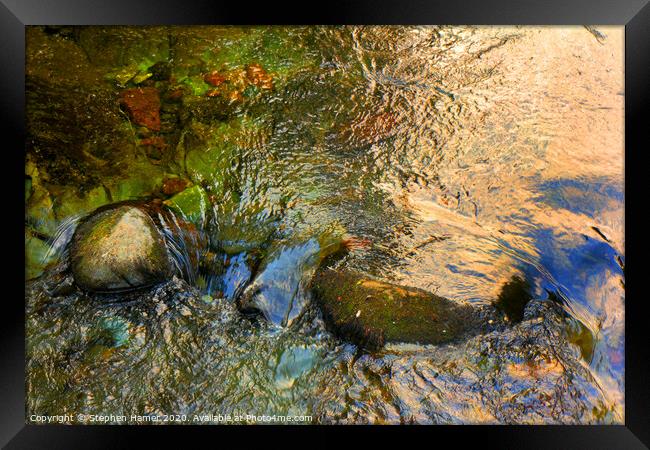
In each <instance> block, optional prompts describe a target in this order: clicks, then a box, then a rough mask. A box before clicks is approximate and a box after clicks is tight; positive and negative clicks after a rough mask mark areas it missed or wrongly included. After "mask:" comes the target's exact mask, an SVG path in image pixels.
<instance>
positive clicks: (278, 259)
mask: <svg viewBox="0 0 650 450" xmlns="http://www.w3.org/2000/svg"><path fill="white" fill-rule="evenodd" d="M319 251H320V247H319V243H318V241H317V240H316V239H311V240H309V241H307V242H306V243H304V244H302V245H298V246H295V247H288V248H281V249H280V250H279V251H277V252H275V253H274V254H272V255H270V256H269V258H268V263H266V264H265V265H264V266H263V267H262V268H261V270H260V273H259V274H258V275H257V276H256V277H255V280H254V281H253V283H252V284H251V285H249V286H248V287H247V288H246V290H245V291H244V292H243V294H242V296H241V297H240V298H239V299H238V306H239V308H240V309H242V310H243V311H252V310H257V311H260V312H261V313H262V314H264V317H265V318H266V319H267V320H268V321H269V322H271V323H273V324H274V325H277V326H281V327H287V326H290V325H291V324H292V323H293V322H294V321H295V319H296V318H298V317H299V316H300V315H301V314H302V312H303V310H304V308H305V306H306V305H307V302H308V297H307V296H306V295H305V293H306V289H305V287H306V285H307V284H308V283H309V277H310V276H311V274H312V273H313V270H314V269H315V267H316V266H317V265H318V263H319Z"/></svg>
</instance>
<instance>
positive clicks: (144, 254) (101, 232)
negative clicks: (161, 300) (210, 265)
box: [70, 205, 172, 292]
mask: <svg viewBox="0 0 650 450" xmlns="http://www.w3.org/2000/svg"><path fill="white" fill-rule="evenodd" d="M70 261H71V268H72V273H73V275H74V279H75V282H76V283H77V284H78V285H79V286H80V287H81V288H83V289H86V290H89V291H95V292H112V291H123V290H130V289H137V288H141V287H146V286H150V285H153V284H156V283H159V282H162V281H164V280H166V279H168V278H169V277H170V276H171V275H172V265H171V260H170V258H169V255H168V253H167V249H166V247H165V242H164V240H163V237H162V235H161V234H160V232H159V231H158V229H157V228H156V225H155V224H154V222H153V220H152V219H151V218H150V217H149V216H148V215H147V214H146V213H145V212H144V211H142V210H141V209H139V208H137V207H135V206H131V205H120V206H117V207H113V208H109V209H100V210H98V211H97V212H95V213H94V214H93V215H91V216H89V217H88V218H87V219H85V220H84V221H83V222H82V223H81V224H80V225H79V226H78V228H77V230H76V231H75V234H74V236H73V238H72V243H71V247H70Z"/></svg>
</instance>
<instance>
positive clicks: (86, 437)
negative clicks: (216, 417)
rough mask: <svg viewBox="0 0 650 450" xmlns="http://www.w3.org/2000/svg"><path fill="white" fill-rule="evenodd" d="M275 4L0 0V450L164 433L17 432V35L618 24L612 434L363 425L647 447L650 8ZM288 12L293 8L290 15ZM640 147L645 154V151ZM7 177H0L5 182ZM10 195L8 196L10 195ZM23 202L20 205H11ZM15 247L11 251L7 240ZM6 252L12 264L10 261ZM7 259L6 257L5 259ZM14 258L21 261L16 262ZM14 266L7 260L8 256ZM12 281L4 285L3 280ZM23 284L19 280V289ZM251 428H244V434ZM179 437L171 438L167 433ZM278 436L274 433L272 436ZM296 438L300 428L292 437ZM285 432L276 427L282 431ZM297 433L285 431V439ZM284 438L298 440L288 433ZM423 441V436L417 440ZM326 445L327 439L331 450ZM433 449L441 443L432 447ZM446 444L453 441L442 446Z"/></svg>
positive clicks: (526, 442) (565, 0)
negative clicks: (50, 30) (618, 344)
mask: <svg viewBox="0 0 650 450" xmlns="http://www.w3.org/2000/svg"><path fill="white" fill-rule="evenodd" d="M304 6H305V5H301V6H297V5H296V6H293V7H289V6H282V5H278V4H277V3H270V2H269V3H266V4H264V5H259V6H258V5H256V6H254V7H253V6H252V5H251V4H249V3H248V2H230V3H221V2H214V1H212V2H210V1H201V0H183V1H157V2H146V1H145V0H112V1H111V2H102V1H101V0H57V1H40V2H39V1H36V0H0V61H1V62H2V64H1V65H0V74H1V75H0V76H1V79H0V111H1V113H0V123H1V124H3V125H4V128H5V130H6V131H5V133H4V134H3V135H2V136H3V138H2V140H0V143H1V145H2V147H3V150H4V153H3V157H4V158H6V159H5V171H4V174H5V177H3V181H4V182H5V183H3V184H4V185H5V186H4V187H5V189H4V192H5V193H4V195H3V197H4V199H5V201H4V202H2V204H3V206H4V207H5V208H6V207H7V206H8V205H9V204H11V206H13V207H15V209H16V210H18V211H17V212H13V211H12V212H7V213H6V214H5V215H4V223H5V225H8V226H9V229H8V230H7V232H6V234H5V238H6V239H5V240H6V241H9V242H5V245H4V247H5V249H7V248H8V246H7V245H6V244H7V243H15V247H13V251H15V254H13V255H12V254H11V253H9V252H6V250H5V253H4V260H5V261H4V262H5V264H4V274H5V283H4V290H3V291H4V294H5V295H4V296H3V298H2V300H0V302H2V310H3V314H2V317H3V326H0V330H1V331H0V332H1V333H2V340H1V341H0V342H1V345H2V347H3V350H2V352H0V353H1V355H2V372H1V377H2V381H1V383H0V399H2V400H1V402H0V405H2V407H1V408H0V416H1V420H0V444H2V445H3V446H6V448H21V449H22V448H66V449H68V448H77V447H88V446H91V447H93V448H123V447H129V446H130V445H128V444H129V443H130V442H133V441H132V439H133V437H134V435H135V434H143V433H144V434H146V435H147V438H149V437H153V436H152V434H153V433H154V432H155V433H156V435H157V434H158V433H159V432H161V431H162V432H163V433H164V434H165V435H169V429H170V428H171V427H167V426H161V427H118V426H114V427H110V426H62V425H27V424H26V423H25V422H26V420H25V397H24V396H25V373H24V368H25V355H24V352H25V344H24V339H25V328H24V325H25V310H24V303H22V301H21V300H20V297H19V296H20V294H19V292H17V293H16V294H15V295H13V292H14V289H15V290H16V291H20V288H19V287H16V286H20V282H19V281H18V280H20V279H21V277H23V276H24V269H23V266H24V264H22V265H21V264H20V261H22V258H24V247H23V246H22V244H21V242H20V239H18V238H16V239H14V238H13V236H14V233H15V236H20V235H21V233H22V231H21V230H20V228H24V222H22V220H23V219H22V218H21V214H20V213H19V211H20V208H24V203H21V199H20V196H19V195H18V194H17V193H16V192H15V191H17V190H19V189H20V190H22V184H23V181H22V177H23V175H22V172H21V171H23V170H24V145H25V143H24V138H25V125H24V105H25V101H24V93H25V80H24V77H25V69H24V67H25V26H27V25H46V24H47V25H71V24H74V25H91V24H92V25H114V24H124V25H150V24H180V25H191V24H334V23H343V24H481V25H490V24H494V25H497V24H498V25H503V24H531V25H568V24H571V25H580V24H594V25H625V47H626V48H625V114H626V116H625V208H626V209H625V210H626V226H625V235H626V240H627V245H626V250H625V255H626V269H625V284H626V314H625V318H626V320H625V330H626V342H625V348H626V350H625V361H626V368H625V386H626V387H625V425H621V426H470V425H467V426H450V427H388V429H387V428H385V427H370V428H371V429H372V432H373V434H374V435H375V436H378V437H379V438H382V436H383V435H384V434H385V433H386V432H387V431H388V432H393V433H394V432H395V431H397V432H399V433H400V435H404V433H414V434H422V433H426V434H427V435H428V434H430V433H435V435H436V437H435V439H436V440H438V439H439V436H441V435H447V436H445V437H446V438H447V439H451V440H453V441H455V442H459V441H465V440H467V439H472V440H476V442H477V443H478V444H479V445H481V446H483V447H485V446H486V445H487V446H489V447H495V448H572V449H575V448H589V449H600V448H602V449H613V448H626V449H632V448H647V446H649V445H650V407H649V406H648V404H649V403H650V383H648V381H650V377H649V375H650V371H649V370H648V368H649V366H650V363H649V361H650V351H649V350H648V345H647V343H648V342H649V339H648V335H647V333H646V332H645V331H646V330H645V327H644V323H645V318H646V315H645V314H644V312H646V310H645V306H644V303H646V302H647V299H646V298H645V297H644V296H642V295H641V292H640V291H641V286H640V284H641V279H640V278H641V275H640V274H641V270H642V269H641V268H640V265H641V264H642V262H641V261H642V246H641V239H640V237H639V236H640V234H641V231H637V229H639V230H640V229H641V227H642V226H643V221H642V218H641V217H637V215H639V214H643V212H642V204H641V203H640V197H641V196H642V195H643V193H642V190H641V189H640V187H637V185H636V183H639V182H640V180H641V179H642V178H641V175H640V171H641V170H642V163H640V162H641V159H640V158H641V157H642V153H644V151H645V150H646V149H647V148H648V146H647V143H646V139H645V138H646V136H647V125H646V123H647V122H646V120H645V119H646V117H647V115H646V114H644V113H645V112H647V109H648V107H647V105H648V103H649V102H650V96H649V95H648V94H649V92H648V88H649V84H650V83H649V82H650V5H648V0H619V1H615V0H614V1H606V0H599V1H589V0H572V1H569V0H547V1H543V2H542V1H538V2H533V1H516V0H508V1H503V0H502V1H496V0H490V1H478V0H474V1H462V2H461V1H457V2H450V1H445V2H442V1H438V0H435V1H428V2H425V1H410V2H404V1H392V2H391V1H385V0H381V1H367V0H366V1H355V2H343V1H330V2H327V3H325V2H324V3H321V4H319V5H317V6H319V7H318V8H316V9H313V10H311V11H310V10H309V9H308V8H305V7H304ZM289 11H292V12H291V13H289ZM644 143H645V144H646V145H643V144H644ZM9 174H11V175H13V176H15V177H16V179H14V178H13V177H8V176H7V175H9ZM12 183H15V184H13V186H17V187H14V188H12V187H10V186H11V185H12ZM21 205H22V206H21ZM14 241H15V242H14ZM10 255H11V256H10ZM14 255H15V256H14ZM21 255H22V257H21ZM12 256H13V257H16V260H15V261H18V262H13V261H14V260H13V257H12ZM12 275H13V276H12ZM22 286H24V283H23V285H22ZM255 428H256V429H255V432H256V433H268V432H269V431H273V432H275V431H277V430H278V428H276V427H255ZM306 428H309V429H310V430H313V429H314V428H316V429H318V430H319V431H324V432H326V433H334V434H336V433H341V432H343V433H345V434H347V433H348V432H349V431H351V430H350V428H353V429H354V431H359V430H363V431H369V430H368V427H343V428H345V430H341V427H320V426H316V427H306ZM215 429H218V430H217V431H218V433H219V435H220V438H219V439H222V437H223V435H224V434H232V433H239V432H241V429H242V427H227V428H226V429H224V427H223V426H221V427H193V426H190V427H183V429H182V430H181V431H185V430H187V431H192V432H199V433H213V432H214V431H215ZM248 430H249V429H246V431H245V432H246V433H248ZM175 431H179V429H175ZM280 431H283V430H280ZM301 431H303V429H301ZM284 432H286V430H284ZM290 433H295V430H293V429H292V430H290ZM300 434H302V433H300ZM292 436H294V437H292V439H297V438H295V436H296V434H292ZM427 439H430V437H427ZM331 442H332V443H334V441H331ZM438 442H439V441H438ZM449 442H452V441H449Z"/></svg>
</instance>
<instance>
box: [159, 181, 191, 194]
mask: <svg viewBox="0 0 650 450" xmlns="http://www.w3.org/2000/svg"><path fill="white" fill-rule="evenodd" d="M188 184H189V181H188V180H186V179H184V178H178V177H176V178H165V179H164V180H163V185H162V191H163V194H165V195H174V194H178V193H179V192H182V191H183V190H185V188H186V187H187V185H188Z"/></svg>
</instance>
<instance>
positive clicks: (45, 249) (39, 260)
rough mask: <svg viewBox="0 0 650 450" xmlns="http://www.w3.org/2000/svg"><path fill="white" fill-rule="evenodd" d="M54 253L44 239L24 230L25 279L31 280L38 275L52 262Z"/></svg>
mask: <svg viewBox="0 0 650 450" xmlns="http://www.w3.org/2000/svg"><path fill="white" fill-rule="evenodd" d="M53 259H54V255H52V254H51V252H50V246H49V245H48V244H47V242H45V241H44V240H42V239H40V238H39V237H37V236H35V235H34V234H33V233H32V232H30V231H29V230H27V229H26V230H25V279H26V280H31V279H34V278H37V277H39V276H40V275H41V274H42V273H43V270H44V269H45V267H46V266H47V265H48V264H49V263H50V262H52V261H53Z"/></svg>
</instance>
